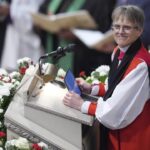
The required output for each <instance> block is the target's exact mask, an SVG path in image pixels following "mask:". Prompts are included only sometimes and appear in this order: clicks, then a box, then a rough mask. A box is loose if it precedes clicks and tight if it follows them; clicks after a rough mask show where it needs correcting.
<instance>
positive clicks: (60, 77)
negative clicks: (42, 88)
mask: <svg viewBox="0 0 150 150" xmlns="http://www.w3.org/2000/svg"><path fill="white" fill-rule="evenodd" d="M65 75H66V72H65V71H64V70H63V69H62V68H60V69H59V70H58V72H57V75H56V80H57V81H60V82H64V78H65Z"/></svg>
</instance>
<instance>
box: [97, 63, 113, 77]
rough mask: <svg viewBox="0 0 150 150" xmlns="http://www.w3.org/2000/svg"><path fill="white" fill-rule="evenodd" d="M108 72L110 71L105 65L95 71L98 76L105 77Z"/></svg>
mask: <svg viewBox="0 0 150 150" xmlns="http://www.w3.org/2000/svg"><path fill="white" fill-rule="evenodd" d="M109 70H110V67H109V66H107V65H101V66H99V67H98V68H97V69H96V70H95V71H97V72H99V73H100V76H105V75H108V73H109Z"/></svg>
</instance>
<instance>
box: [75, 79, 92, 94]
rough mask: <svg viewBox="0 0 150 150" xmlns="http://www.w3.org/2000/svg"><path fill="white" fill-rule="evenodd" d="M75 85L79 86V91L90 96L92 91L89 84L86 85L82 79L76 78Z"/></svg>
mask: <svg viewBox="0 0 150 150" xmlns="http://www.w3.org/2000/svg"><path fill="white" fill-rule="evenodd" d="M76 81H77V84H78V85H79V87H80V89H81V90H82V91H83V92H85V93H87V94H90V93H91V90H92V86H91V84H89V83H87V82H86V81H85V80H84V79H82V78H76Z"/></svg>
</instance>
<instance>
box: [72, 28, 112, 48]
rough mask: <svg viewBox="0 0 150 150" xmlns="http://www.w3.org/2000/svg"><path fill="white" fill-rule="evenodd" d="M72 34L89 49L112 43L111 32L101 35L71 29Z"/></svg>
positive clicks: (91, 31)
mask: <svg viewBox="0 0 150 150" xmlns="http://www.w3.org/2000/svg"><path fill="white" fill-rule="evenodd" d="M72 33H73V34H74V35H75V36H76V37H77V38H78V39H79V40H81V41H82V42H83V43H84V44H85V45H86V46H88V47H89V48H95V49H97V48H99V47H101V46H102V45H104V44H107V43H110V42H113V41H114V39H113V34H112V31H111V30H110V31H108V32H106V33H102V32H100V31H95V30H83V29H72Z"/></svg>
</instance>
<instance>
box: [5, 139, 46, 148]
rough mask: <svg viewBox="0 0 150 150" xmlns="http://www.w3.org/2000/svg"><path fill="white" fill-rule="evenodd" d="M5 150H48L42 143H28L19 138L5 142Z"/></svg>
mask: <svg viewBox="0 0 150 150" xmlns="http://www.w3.org/2000/svg"><path fill="white" fill-rule="evenodd" d="M5 149H6V150H48V146H47V145H46V144H45V143H43V142H40V143H34V144H33V143H30V142H29V141H28V140H27V139H25V138H22V137H19V138H18V139H13V140H10V141H7V142H6V144H5Z"/></svg>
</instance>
